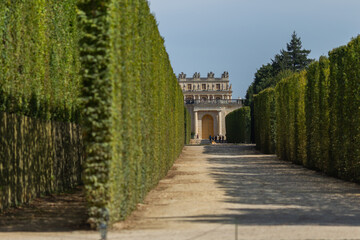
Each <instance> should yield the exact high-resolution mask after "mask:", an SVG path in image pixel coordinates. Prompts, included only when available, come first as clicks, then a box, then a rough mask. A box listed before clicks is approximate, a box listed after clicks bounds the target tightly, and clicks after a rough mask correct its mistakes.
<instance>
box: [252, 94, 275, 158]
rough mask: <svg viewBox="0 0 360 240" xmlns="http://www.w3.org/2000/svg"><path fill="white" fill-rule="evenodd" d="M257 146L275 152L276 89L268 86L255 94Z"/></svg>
mask: <svg viewBox="0 0 360 240" xmlns="http://www.w3.org/2000/svg"><path fill="white" fill-rule="evenodd" d="M254 114H255V115H254V116H255V117H254V120H255V141H256V143H257V144H256V148H257V149H258V150H260V151H262V152H263V153H275V143H276V141H275V138H276V117H275V90H274V89H273V88H267V89H265V90H263V91H261V92H260V93H259V94H257V95H254Z"/></svg>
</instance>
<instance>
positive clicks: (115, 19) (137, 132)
mask: <svg viewBox="0 0 360 240" xmlns="http://www.w3.org/2000/svg"><path fill="white" fill-rule="evenodd" d="M78 7H79V17H80V23H81V26H82V32H83V34H82V38H81V40H80V52H81V54H80V55H81V62H82V67H83V71H82V78H83V84H84V87H83V91H82V99H83V101H82V102H83V108H84V110H83V118H84V132H85V139H84V145H85V146H86V155H87V158H86V164H85V171H84V183H85V188H86V192H87V200H88V202H89V205H90V209H89V215H90V219H89V222H90V223H91V224H93V226H96V225H97V224H98V223H99V222H100V221H102V220H103V219H102V211H103V210H104V209H105V208H107V209H108V210H109V213H110V221H111V222H114V221H116V220H121V219H124V218H125V217H126V216H127V215H129V214H130V212H131V211H132V210H133V209H135V207H136V204H137V203H138V202H141V201H142V200H143V198H144V196H145V194H146V193H147V192H148V191H149V190H150V189H151V188H152V187H154V186H155V185H156V184H157V183H158V181H159V180H160V179H161V178H162V177H163V176H164V175H165V174H166V173H167V171H168V169H169V168H170V167H171V166H172V163H173V161H174V160H175V159H176V157H177V156H178V155H179V154H180V152H181V150H182V147H183V145H184V142H185V141H187V140H185V135H186V139H188V137H189V135H188V134H185V129H187V131H186V132H187V133H188V131H189V129H188V127H190V123H189V116H188V114H187V113H186V112H185V113H184V104H183V95H182V91H181V89H180V87H179V85H178V82H177V79H176V76H175V75H174V73H173V69H172V67H171V65H170V61H169V57H168V54H167V52H166V50H165V47H164V40H163V38H162V37H161V36H160V34H159V31H158V27H157V23H156V20H155V18H154V16H153V15H151V14H150V9H149V6H148V3H147V1H145V0H122V1H115V0H108V1H87V0H82V1H80V2H79V4H78ZM185 119H187V120H186V121H185Z"/></svg>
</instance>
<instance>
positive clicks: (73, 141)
mask: <svg viewBox="0 0 360 240" xmlns="http://www.w3.org/2000/svg"><path fill="white" fill-rule="evenodd" d="M81 139H82V137H81V131H80V128H79V126H77V125H75V124H74V123H62V122H55V121H44V120H39V119H34V118H30V117H26V116H21V115H17V114H8V113H4V112H0V160H1V161H0V212H1V211H2V210H4V209H6V208H8V207H14V206H17V205H19V204H21V203H27V202H29V201H30V200H31V199H32V198H34V197H39V196H40V195H41V194H46V193H53V192H61V191H64V190H67V189H71V188H74V187H76V186H78V185H79V184H80V183H81V169H82V166H81V165H82V162H83V154H82V149H83V147H82V140H81Z"/></svg>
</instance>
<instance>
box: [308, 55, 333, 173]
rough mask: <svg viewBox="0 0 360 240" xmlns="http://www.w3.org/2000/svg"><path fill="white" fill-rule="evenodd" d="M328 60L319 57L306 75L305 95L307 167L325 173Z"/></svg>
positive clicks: (327, 133) (327, 121)
mask: <svg viewBox="0 0 360 240" xmlns="http://www.w3.org/2000/svg"><path fill="white" fill-rule="evenodd" d="M329 73H330V68H329V60H328V58H326V57H320V59H319V61H316V62H313V63H312V64H311V65H310V66H309V68H308V70H307V74H306V78H307V85H306V95H305V109H306V137H307V146H306V153H307V156H308V157H307V159H308V161H307V166H308V167H309V168H313V169H318V170H322V171H325V172H327V171H328V169H329V167H331V166H327V165H328V158H329V153H328V151H329V105H328V104H329V103H328V100H329Z"/></svg>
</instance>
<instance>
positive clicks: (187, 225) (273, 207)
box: [0, 144, 360, 240]
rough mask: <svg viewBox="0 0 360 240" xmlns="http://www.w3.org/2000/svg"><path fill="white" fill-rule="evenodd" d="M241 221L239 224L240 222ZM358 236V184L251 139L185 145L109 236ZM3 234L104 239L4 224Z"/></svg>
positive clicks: (201, 239) (178, 239)
mask: <svg viewBox="0 0 360 240" xmlns="http://www.w3.org/2000/svg"><path fill="white" fill-rule="evenodd" d="M236 226H237V227H236ZM236 228H237V231H238V236H237V239H239V240H240V239H276V240H278V239H294V240H295V239H334V240H335V239H336V240H338V239H360V185H358V184H354V183H349V182H344V181H341V180H337V179H334V178H329V177H326V176H323V175H322V174H321V173H318V172H315V171H311V170H307V169H305V168H303V167H301V166H297V165H293V164H290V163H287V162H283V161H279V160H278V159H277V158H276V156H274V155H262V154H259V153H258V152H257V151H255V150H254V146H253V145H225V144H224V145H211V146H186V147H185V148H184V151H183V153H182V155H181V156H180V158H179V159H178V160H177V161H176V162H175V164H174V166H173V168H172V169H171V170H170V171H169V174H168V176H167V177H166V178H164V179H163V180H161V181H160V183H159V185H158V186H157V187H156V188H155V189H154V190H153V191H151V192H150V193H149V194H148V196H147V198H146V200H145V202H144V204H139V206H138V210H136V211H135V212H134V213H133V214H132V215H131V216H130V217H129V218H128V220H127V221H125V222H120V223H117V224H115V226H114V229H112V230H111V231H110V233H109V236H108V239H122V240H123V239H124V240H130V239H154V240H155V239H156V240H171V239H174V240H195V239H196V240H205V239H210V240H211V239H214V240H215V239H216V240H218V239H229V240H231V239H236V238H235V229H236ZM0 239H1V240H3V239H99V235H98V234H97V233H96V232H91V231H77V232H72V231H62V232H39V233H34V232H17V231H16V232H10V233H9V232H6V233H5V232H0Z"/></svg>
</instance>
